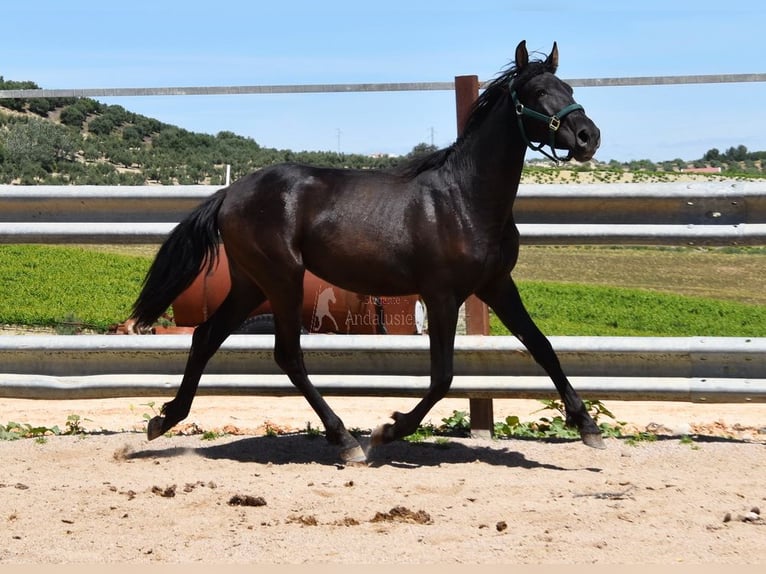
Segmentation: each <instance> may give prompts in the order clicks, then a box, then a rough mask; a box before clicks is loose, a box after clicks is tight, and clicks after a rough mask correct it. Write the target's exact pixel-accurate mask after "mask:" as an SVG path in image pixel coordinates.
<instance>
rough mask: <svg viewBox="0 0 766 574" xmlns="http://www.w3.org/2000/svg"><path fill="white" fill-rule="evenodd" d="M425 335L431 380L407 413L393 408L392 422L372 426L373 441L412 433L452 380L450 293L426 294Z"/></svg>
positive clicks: (454, 310) (453, 304)
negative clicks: (429, 354) (444, 294)
mask: <svg viewBox="0 0 766 574" xmlns="http://www.w3.org/2000/svg"><path fill="white" fill-rule="evenodd" d="M423 300H424V301H425V304H426V309H427V311H428V337H429V344H430V350H431V384H430V386H429V388H428V391H427V392H426V395H425V396H424V397H423V399H421V401H420V402H419V403H418V404H417V405H416V406H415V408H414V409H412V410H411V411H410V412H408V413H400V412H395V413H393V414H392V415H391V418H393V419H394V422H393V423H386V424H383V425H381V426H379V427H378V428H376V429H375V430H374V431H373V433H372V437H371V439H372V440H371V442H372V444H373V445H376V444H382V443H387V442H391V441H394V440H398V439H401V438H404V437H406V436H409V435H411V434H413V433H414V432H415V431H417V430H418V426H419V425H420V423H421V422H422V421H423V418H424V417H425V416H426V415H427V414H428V412H429V411H430V410H431V408H433V406H434V405H435V404H436V403H438V402H439V401H440V400H441V399H443V398H444V397H445V396H446V395H447V392H448V391H449V388H450V385H451V384H452V365H453V357H452V355H453V352H454V350H455V329H456V328H457V316H458V310H459V308H460V305H459V303H458V302H457V300H456V299H455V298H454V297H451V296H449V297H439V298H426V297H425V296H424V298H423Z"/></svg>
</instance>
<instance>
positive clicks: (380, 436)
mask: <svg viewBox="0 0 766 574" xmlns="http://www.w3.org/2000/svg"><path fill="white" fill-rule="evenodd" d="M390 426H391V425H390V424H383V425H378V426H377V427H376V428H375V430H374V431H372V434H371V435H370V446H380V445H382V444H384V443H385V442H386V439H385V432H386V429H387V428H388V427H390Z"/></svg>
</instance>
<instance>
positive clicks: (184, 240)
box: [131, 188, 226, 327]
mask: <svg viewBox="0 0 766 574" xmlns="http://www.w3.org/2000/svg"><path fill="white" fill-rule="evenodd" d="M224 197H226V188H224V189H220V190H218V191H217V192H216V193H214V194H213V195H211V196H210V197H209V198H208V199H207V200H205V201H204V202H203V203H202V204H201V205H200V206H199V207H197V208H196V209H195V210H194V211H192V212H191V213H190V214H189V215H188V216H186V218H185V219H184V220H183V221H181V223H179V224H178V225H176V227H175V228H174V229H173V231H171V232H170V235H169V236H168V238H167V239H166V240H165V242H164V243H163V244H162V247H160V250H159V252H158V253H157V256H156V257H155V258H154V262H153V263H152V266H151V267H150V268H149V272H148V273H147V274H146V277H145V278H144V283H143V287H142V289H141V293H140V295H139V296H138V299H136V302H135V303H134V304H133V313H132V315H131V318H132V319H134V320H135V322H136V326H137V327H141V326H144V327H149V326H151V325H152V324H153V323H154V322H155V321H156V320H157V319H158V318H159V317H160V315H162V314H163V313H164V312H165V311H166V310H167V308H168V307H169V306H170V304H171V303H172V302H173V301H174V300H175V299H176V298H177V297H178V296H179V295H180V294H181V293H183V292H184V290H185V289H186V288H187V287H189V285H191V284H192V282H193V281H194V279H195V278H196V277H197V275H199V273H200V271H201V270H202V268H203V265H205V264H207V267H208V269H210V268H212V266H213V265H214V264H215V262H216V260H217V258H218V221H217V220H218V218H217V216H218V210H219V209H220V208H221V204H222V203H223V200H224Z"/></svg>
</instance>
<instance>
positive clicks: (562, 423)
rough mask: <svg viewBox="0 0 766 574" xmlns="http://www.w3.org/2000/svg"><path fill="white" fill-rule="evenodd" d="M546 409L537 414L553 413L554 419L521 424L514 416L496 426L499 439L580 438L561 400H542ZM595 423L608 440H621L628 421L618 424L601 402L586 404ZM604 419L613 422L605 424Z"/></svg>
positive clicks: (588, 402)
mask: <svg viewBox="0 0 766 574" xmlns="http://www.w3.org/2000/svg"><path fill="white" fill-rule="evenodd" d="M540 402H541V403H542V404H543V407H542V408H541V409H539V410H538V411H535V412H541V411H554V412H556V413H558V414H557V415H556V416H552V417H540V419H539V420H537V421H529V422H522V421H521V420H520V419H519V417H517V416H515V415H511V416H509V417H506V419H505V421H503V422H499V423H495V436H497V437H499V438H504V437H505V438H510V437H517V438H543V439H548V438H558V439H577V438H580V433H579V432H578V431H577V429H573V428H570V427H568V426H567V424H566V410H565V408H564V403H563V402H561V401H560V400H545V401H540ZM583 402H584V403H585V408H586V409H588V412H589V413H590V415H591V417H593V420H594V422H595V423H596V424H597V425H598V428H599V429H600V430H601V434H602V435H603V436H605V437H613V438H619V437H622V436H624V434H623V428H624V427H625V424H626V423H625V422H622V421H618V420H617V419H616V418H615V416H614V414H612V412H611V411H610V410H609V409H608V408H607V407H606V406H605V405H604V404H603V403H602V402H601V401H583ZM604 417H607V418H609V419H611V421H604V420H603V419H604Z"/></svg>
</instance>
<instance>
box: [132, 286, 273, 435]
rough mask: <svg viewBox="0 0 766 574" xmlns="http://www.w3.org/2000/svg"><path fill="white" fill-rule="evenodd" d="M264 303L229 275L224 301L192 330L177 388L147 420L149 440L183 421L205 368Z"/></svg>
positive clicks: (260, 296)
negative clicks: (153, 415)
mask: <svg viewBox="0 0 766 574" xmlns="http://www.w3.org/2000/svg"><path fill="white" fill-rule="evenodd" d="M265 300H266V296H265V295H264V294H263V291H261V290H260V289H259V288H258V287H257V286H256V285H255V284H254V283H252V282H251V281H250V280H248V279H246V278H243V277H239V278H238V277H237V276H236V275H235V274H234V273H232V285H231V290H230V291H229V294H228V295H227V296H226V299H224V301H223V303H222V304H221V306H220V307H219V308H218V309H216V311H215V313H213V315H212V316H211V317H210V318H209V319H208V320H207V321H205V322H204V323H202V324H201V325H199V326H198V327H197V328H196V329H195V330H194V334H193V335H192V344H191V348H190V349H189V356H188V358H187V360H186V368H185V370H184V376H183V379H182V380H181V386H180V387H178V391H176V396H175V398H174V399H173V400H172V401H170V402H167V403H165V404H164V405H163V407H162V411H161V415H160V416H156V417H154V418H153V419H151V420H150V421H149V424H148V425H147V429H146V432H147V437H148V438H149V440H152V439H155V438H157V437H158V436H161V435H162V434H164V433H165V432H167V431H168V430H170V429H171V428H173V427H174V426H175V425H176V424H178V423H179V422H180V421H182V420H183V419H185V418H186V416H187V415H188V414H189V411H190V410H191V405H192V401H193V400H194V395H195V394H196V392H197V386H198V384H199V380H200V377H201V376H202V372H203V370H204V369H205V365H207V363H208V361H209V360H210V358H211V357H212V356H213V355H214V354H215V352H216V351H217V350H218V348H219V347H220V346H221V344H222V343H223V342H224V341H225V340H226V337H228V336H229V334H230V333H231V332H232V331H233V330H234V329H236V328H237V327H238V326H239V325H241V324H242V321H244V320H245V318H246V317H247V315H248V313H249V312H250V311H252V310H253V309H255V308H256V307H257V306H258V305H260V304H261V303H263V301H265Z"/></svg>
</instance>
